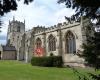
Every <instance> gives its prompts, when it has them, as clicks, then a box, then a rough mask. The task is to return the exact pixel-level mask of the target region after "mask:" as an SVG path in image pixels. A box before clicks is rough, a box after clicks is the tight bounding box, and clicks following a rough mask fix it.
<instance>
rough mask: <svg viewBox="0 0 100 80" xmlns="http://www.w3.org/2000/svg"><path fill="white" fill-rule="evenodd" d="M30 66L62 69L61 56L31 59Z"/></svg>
mask: <svg viewBox="0 0 100 80" xmlns="http://www.w3.org/2000/svg"><path fill="white" fill-rule="evenodd" d="M31 64H32V65H33V66H44V67H62V64H63V61H62V57H61V56H49V57H33V58H32V59H31Z"/></svg>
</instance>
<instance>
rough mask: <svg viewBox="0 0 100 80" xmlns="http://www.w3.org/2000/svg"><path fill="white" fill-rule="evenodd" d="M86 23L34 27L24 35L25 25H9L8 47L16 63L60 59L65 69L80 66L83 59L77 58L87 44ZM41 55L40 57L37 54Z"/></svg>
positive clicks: (81, 21)
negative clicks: (15, 54)
mask: <svg viewBox="0 0 100 80" xmlns="http://www.w3.org/2000/svg"><path fill="white" fill-rule="evenodd" d="M88 25H90V20H89V19H83V17H81V19H80V21H79V22H77V21H71V23H69V22H67V21H66V22H63V23H58V24H57V25H54V26H51V27H48V28H47V27H45V26H37V27H33V28H32V29H31V30H29V31H25V21H24V22H20V21H16V20H15V19H13V20H12V21H9V25H8V33H7V45H11V46H14V47H15V48H16V51H17V60H25V61H26V62H30V60H31V58H32V57H33V56H37V57H42V56H50V55H51V54H52V55H54V56H59V55H60V56H62V57H63V61H64V65H72V66H73V65H74V66H82V65H83V63H84V59H82V58H80V57H79V56H77V53H80V52H81V51H82V44H83V43H86V30H85V27H86V26H88ZM39 52H40V53H39Z"/></svg>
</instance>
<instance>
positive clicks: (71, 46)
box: [65, 31, 76, 53]
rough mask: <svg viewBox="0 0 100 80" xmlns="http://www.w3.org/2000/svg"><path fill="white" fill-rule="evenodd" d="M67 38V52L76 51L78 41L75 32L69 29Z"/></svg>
mask: <svg viewBox="0 0 100 80" xmlns="http://www.w3.org/2000/svg"><path fill="white" fill-rule="evenodd" d="M65 38H66V44H65V49H66V53H76V42H75V36H74V35H73V33H72V32H71V31H68V33H67V34H66V37H65Z"/></svg>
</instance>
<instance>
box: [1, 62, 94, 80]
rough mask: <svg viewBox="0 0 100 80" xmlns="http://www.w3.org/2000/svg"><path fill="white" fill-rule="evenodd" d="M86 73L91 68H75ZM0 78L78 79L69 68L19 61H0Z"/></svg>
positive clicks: (11, 79)
mask: <svg viewBox="0 0 100 80" xmlns="http://www.w3.org/2000/svg"><path fill="white" fill-rule="evenodd" d="M77 70H78V71H79V72H80V73H82V74H85V75H87V74H86V73H87V72H94V70H93V69H83V68H77ZM0 80H78V76H77V75H76V74H75V73H73V70H72V69H71V68H55V67H53V68H50V67H49V68H48V67H37V66H31V64H26V63H24V62H19V61H0Z"/></svg>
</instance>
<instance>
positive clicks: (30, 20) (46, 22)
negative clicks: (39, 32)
mask: <svg viewBox="0 0 100 80" xmlns="http://www.w3.org/2000/svg"><path fill="white" fill-rule="evenodd" d="M73 13H74V11H73V10H71V9H67V8H66V7H65V5H64V4H57V0H48V1H47V0H34V2H32V3H30V4H29V5H24V4H23V1H20V2H19V3H18V9H17V11H12V12H10V13H8V14H7V15H6V16H5V17H4V18H3V21H4V25H3V28H2V31H3V32H2V33H0V34H2V35H6V33H7V26H8V23H9V20H12V18H13V16H15V19H16V20H18V21H22V22H23V21H24V19H25V20H26V29H31V28H32V27H34V26H37V25H43V26H52V25H55V24H57V23H58V22H63V21H65V19H64V16H71V15H72V14H73ZM0 43H1V41H0Z"/></svg>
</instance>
